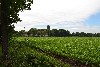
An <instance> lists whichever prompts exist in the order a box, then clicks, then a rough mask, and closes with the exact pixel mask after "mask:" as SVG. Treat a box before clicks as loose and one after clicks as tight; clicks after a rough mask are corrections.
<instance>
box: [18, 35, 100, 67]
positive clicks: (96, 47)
mask: <svg viewBox="0 0 100 67" xmlns="http://www.w3.org/2000/svg"><path fill="white" fill-rule="evenodd" d="M23 39H24V38H19V40H18V41H22V40H23ZM26 39H28V41H29V42H30V44H28V46H31V48H34V47H35V48H39V49H41V50H43V51H45V52H50V53H55V54H58V55H62V56H66V57H69V58H71V59H74V60H79V61H81V62H82V63H86V64H91V65H94V66H96V67H98V66H100V38H96V37H90V38H89V37H83V38H82V37H81V38H78V37H68V38H67V37H66V38H64V37H62V38H60V37H57V38H56V37H51V38H46V37H44V38H26Z"/></svg>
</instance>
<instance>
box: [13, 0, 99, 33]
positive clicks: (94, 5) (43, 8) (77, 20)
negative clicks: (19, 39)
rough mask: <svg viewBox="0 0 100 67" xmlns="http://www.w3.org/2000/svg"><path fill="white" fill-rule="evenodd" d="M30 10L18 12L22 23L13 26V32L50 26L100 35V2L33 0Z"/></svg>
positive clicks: (90, 0)
mask: <svg viewBox="0 0 100 67" xmlns="http://www.w3.org/2000/svg"><path fill="white" fill-rule="evenodd" d="M31 9H32V10H30V11H29V10H25V11H24V12H19V17H20V18H21V19H22V22H18V23H17V24H15V30H17V31H20V30H23V29H24V27H25V30H26V31H28V30H29V29H30V28H38V29H40V28H46V26H47V25H50V26H51V29H61V28H62V29H66V30H69V31H71V32H77V31H78V32H91V33H98V32H99V33H100V30H99V29H100V19H99V18H100V0H34V4H33V5H32V6H31Z"/></svg>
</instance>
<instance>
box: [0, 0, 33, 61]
mask: <svg viewBox="0 0 100 67" xmlns="http://www.w3.org/2000/svg"><path fill="white" fill-rule="evenodd" d="M32 3H33V0H0V33H1V34H0V39H1V41H0V42H1V45H2V52H3V59H4V60H7V58H8V41H9V38H10V37H9V33H10V31H11V29H13V28H14V25H12V23H17V22H18V21H21V20H20V18H19V14H18V13H19V11H23V10H28V9H30V6H31V4H32Z"/></svg>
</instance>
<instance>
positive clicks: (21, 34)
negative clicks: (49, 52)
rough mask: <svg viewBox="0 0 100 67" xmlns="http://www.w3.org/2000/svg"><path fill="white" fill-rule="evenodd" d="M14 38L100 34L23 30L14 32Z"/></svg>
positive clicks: (98, 35) (63, 30) (54, 30)
mask: <svg viewBox="0 0 100 67" xmlns="http://www.w3.org/2000/svg"><path fill="white" fill-rule="evenodd" d="M13 36H18V37H24V36H27V37H100V33H85V32H73V33H71V32H70V31H69V30H65V29H59V30H57V29H52V30H48V29H36V28H31V29H30V30H29V31H25V30H21V31H14V32H13Z"/></svg>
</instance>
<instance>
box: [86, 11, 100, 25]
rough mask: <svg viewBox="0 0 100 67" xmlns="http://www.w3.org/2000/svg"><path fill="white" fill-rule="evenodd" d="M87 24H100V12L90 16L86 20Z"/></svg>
mask: <svg viewBox="0 0 100 67" xmlns="http://www.w3.org/2000/svg"><path fill="white" fill-rule="evenodd" d="M85 24H86V25H89V26H100V12H98V13H96V14H94V15H92V16H90V18H88V19H87V20H86V21H85Z"/></svg>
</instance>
